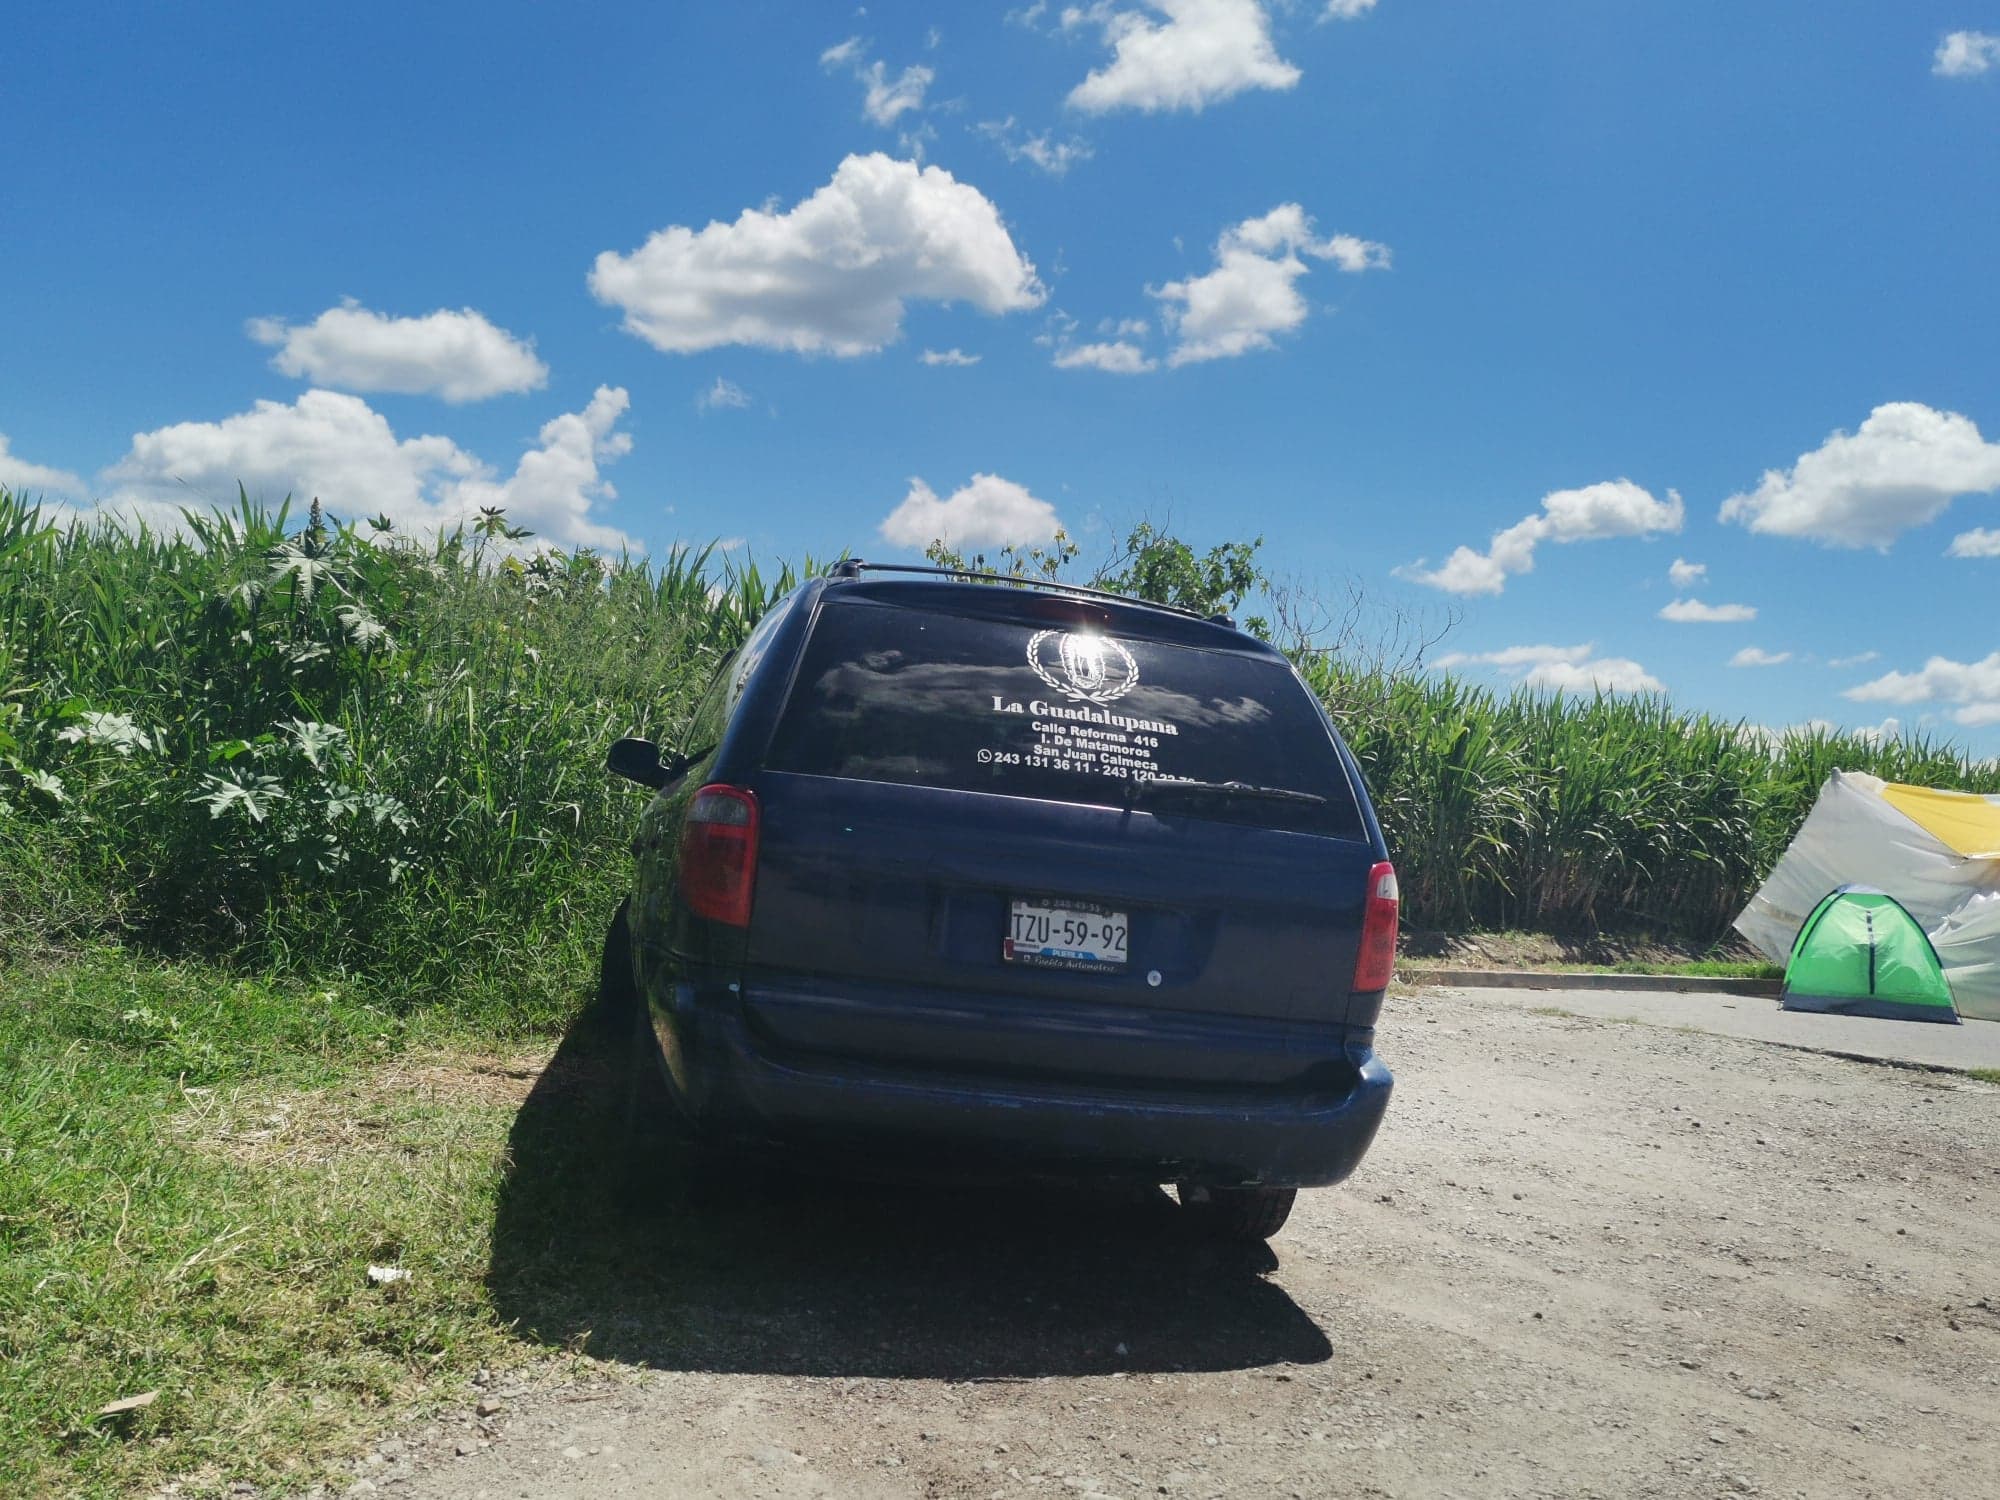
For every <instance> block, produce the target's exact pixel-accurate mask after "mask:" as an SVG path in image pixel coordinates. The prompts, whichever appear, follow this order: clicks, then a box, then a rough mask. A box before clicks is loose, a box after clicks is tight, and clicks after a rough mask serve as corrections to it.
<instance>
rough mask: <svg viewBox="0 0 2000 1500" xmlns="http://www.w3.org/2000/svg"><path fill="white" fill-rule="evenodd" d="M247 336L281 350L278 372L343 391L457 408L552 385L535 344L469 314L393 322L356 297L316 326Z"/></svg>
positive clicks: (273, 327) (259, 325)
mask: <svg viewBox="0 0 2000 1500" xmlns="http://www.w3.org/2000/svg"><path fill="white" fill-rule="evenodd" d="M247 332H248V333H249V335H250V337H251V338H253V339H255V340H256V341H257V342H258V343H260V344H270V345H274V346H275V347H276V348H277V351H278V352H277V353H276V354H274V355H272V356H271V367H272V368H273V369H275V370H278V371H280V372H281V373H283V374H286V375H290V376H292V377H294V378H295V379H300V380H310V381H312V382H313V383H314V384H316V385H322V386H338V387H339V388H340V389H342V390H349V391H392V392H396V393H398V394H401V395H406V396H418V395H438V396H442V397H444V399H445V400H447V401H450V402H454V403H456V402H464V401H484V400H485V399H486V398H487V397H489V396H503V395H508V394H512V393H518V392H521V391H538V390H540V389H541V388H542V387H543V386H545V385H547V384H548V383H549V367H548V366H547V365H545V364H543V363H542V362H541V360H539V359H537V358H536V357H535V346H534V343H533V341H531V340H526V339H517V338H515V337H514V335H513V334H511V333H509V332H508V331H507V330H506V329H504V328H496V327H494V326H493V324H491V323H489V322H487V321H486V318H485V316H484V315H483V314H481V313H477V312H474V311H473V310H472V309H471V308H469V307H465V308H460V309H459V310H458V311H457V312H452V311H451V310H449V309H448V308H439V309H438V310H437V311H436V312H434V313H426V314H425V315H424V316H423V317H421V318H392V317H389V316H388V315H386V314H384V313H378V312H375V311H373V310H372V309H370V308H366V307H363V306H362V305H361V304H360V303H358V302H356V301H355V300H354V299H353V298H351V297H350V298H347V299H346V300H344V301H343V302H342V303H341V304H340V306H338V307H329V308H328V309H327V310H326V311H325V312H323V313H321V314H320V315H319V316H318V317H317V318H315V319H313V321H312V322H310V323H300V324H289V323H286V322H285V321H284V320H283V319H282V318H252V319H251V320H250V322H249V324H248V325H247Z"/></svg>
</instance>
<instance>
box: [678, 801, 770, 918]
mask: <svg viewBox="0 0 2000 1500" xmlns="http://www.w3.org/2000/svg"><path fill="white" fill-rule="evenodd" d="M680 883H681V899H682V900H683V901H685V902H686V903H687V905H688V910H689V911H692V912H693V913H694V914H695V915H696V916H698V917H706V918H708V920H709V921H711V922H722V923H726V924H727V925H728V926H731V927H748V926H749V925H750V894H751V892H752V891H753V890H754V889H755V888H756V885H757V799H756V797H755V796H753V795H752V794H751V793H749V792H746V791H744V790H743V789H742V788H741V787H735V786H722V785H720V784H717V785H713V786H705V787H703V788H702V789H701V790H700V791H698V792H696V793H695V794H694V800H693V801H692V802H690V803H689V804H688V811H687V821H686V822H685V823H683V824H682V825H681V861H680Z"/></svg>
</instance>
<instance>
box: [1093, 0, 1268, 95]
mask: <svg viewBox="0 0 2000 1500" xmlns="http://www.w3.org/2000/svg"><path fill="white" fill-rule="evenodd" d="M1148 5H1149V7H1150V8H1151V9H1152V10H1153V11H1155V12H1157V13H1158V14H1159V15H1160V16H1161V17H1163V18H1164V19H1160V20H1155V19H1154V18H1153V17H1152V16H1149V15H1147V14H1145V13H1144V12H1142V11H1137V10H1116V9H1114V8H1112V7H1111V6H1110V5H1108V4H1097V5H1092V6H1090V7H1088V8H1087V9H1075V8H1072V9H1071V10H1068V11H1065V12H1064V15H1063V24H1064V26H1065V27H1070V26H1074V25H1079V24H1082V23H1083V22H1085V21H1089V22H1092V23H1094V24H1096V25H1098V26H1099V27H1100V28H1101V29H1102V31H1103V35H1104V41H1105V44H1106V45H1107V46H1109V47H1110V48H1111V61H1110V62H1109V63H1107V64H1105V66H1103V67H1101V68H1098V69H1097V70H1095V71H1094V72H1092V73H1091V74H1090V76H1089V77H1088V78H1086V79H1084V80H1083V82H1082V83H1079V84H1078V85H1077V86H1076V87H1075V88H1074V89H1072V90H1070V95H1069V102H1070V103H1071V104H1072V105H1074V106H1075V107H1076V108H1078V109H1081V110H1085V111H1088V112H1089V113H1091V114H1103V113H1104V112H1106V111H1107V110H1114V109H1138V110H1144V111H1146V112H1147V113H1148V114H1150V113H1153V112H1154V111H1157V110H1166V109H1190V110H1200V109H1202V108H1204V107H1206V106H1207V105H1210V104H1214V103H1217V102H1219V101H1221V100H1223V99H1228V98H1232V97H1233V96H1235V95H1237V94H1240V93H1242V92H1243V91H1244V90H1245V89H1288V88H1291V87H1292V86H1293V85H1294V84H1296V83H1297V82H1298V81H1299V70H1298V69H1297V68H1295V67H1293V66H1292V65H1291V64H1290V63H1288V62H1286V61H1285V60H1284V59H1283V58H1282V57H1280V56H1278V52H1277V49H1276V48H1275V47H1274V46H1273V45H1272V43H1271V28H1270V20H1269V18H1268V17H1267V16H1266V15H1265V14H1264V7H1263V6H1262V5H1261V4H1259V3H1258V0H1148Z"/></svg>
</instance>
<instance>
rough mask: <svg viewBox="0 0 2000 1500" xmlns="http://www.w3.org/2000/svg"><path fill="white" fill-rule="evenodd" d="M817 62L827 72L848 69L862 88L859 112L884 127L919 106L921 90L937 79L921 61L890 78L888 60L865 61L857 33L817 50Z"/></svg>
mask: <svg viewBox="0 0 2000 1500" xmlns="http://www.w3.org/2000/svg"><path fill="white" fill-rule="evenodd" d="M932 45H936V44H935V43H933V44H932ZM819 65H820V66H821V67H822V68H826V69H828V70H829V71H832V70H834V69H838V68H851V69H852V70H853V72H854V77H855V79H856V80H857V81H858V82H859V83H860V84H861V88H862V96H861V113H862V114H864V115H866V116H867V117H868V118H869V119H870V120H873V121H874V122H875V123H876V124H877V125H880V126H883V127H885V128H887V127H891V126H893V125H895V123H896V121H897V120H898V119H899V118H900V117H901V116H903V115H904V114H907V113H908V112H909V111H911V110H918V109H922V108H923V107H924V91H925V90H926V89H928V88H929V87H930V86H931V83H932V82H933V81H934V80H935V79H936V78H937V74H936V73H935V72H934V71H933V70H932V69H930V68H927V67H924V66H923V65H922V64H920V63H919V64H916V65H914V66H912V67H907V68H905V69H903V71H902V72H900V73H898V74H897V75H896V76H895V77H894V78H891V77H890V76H889V65H888V64H887V63H885V62H883V61H882V60H881V59H880V58H876V59H875V60H874V61H873V62H870V61H869V60H868V44H867V43H866V42H865V41H863V40H862V39H861V38H860V37H858V36H851V37H849V38H848V39H847V40H846V41H844V42H840V43H837V44H836V45H834V46H831V47H829V48H827V49H826V51H824V52H822V53H820V55H819Z"/></svg>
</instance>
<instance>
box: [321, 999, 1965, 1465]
mask: <svg viewBox="0 0 2000 1500" xmlns="http://www.w3.org/2000/svg"><path fill="white" fill-rule="evenodd" d="M1381 1045H1382V1050H1383V1053H1384V1055H1385V1057H1386V1058H1387V1059H1388V1061H1389V1062H1390V1065H1391V1066H1392V1067H1393V1068H1394V1069H1395V1071H1396V1074H1397V1085H1398V1086H1397V1094H1396V1098H1395V1101H1394V1103H1393V1104H1392V1106H1391V1109H1390V1113H1389V1118H1388V1122H1387V1124H1386V1125H1385V1126H1384V1128H1383V1132H1382V1135H1381V1137H1380V1139H1379V1140H1378V1142H1377V1144H1376V1147H1375V1150H1374V1153H1373V1154H1372V1155H1371V1156H1370V1157H1369V1159H1368V1160H1367V1162H1366V1163H1365V1164H1364V1166H1363V1168H1362V1170H1361V1172H1360V1174H1359V1175H1358V1176H1357V1177H1356V1178H1355V1179H1354V1180H1353V1181H1352V1182H1350V1183H1348V1184H1347V1185H1346V1186H1345V1187H1342V1188H1339V1189H1334V1190H1328V1191H1322V1192H1314V1193H1306V1194H1302V1195H1301V1198H1300V1204H1299V1208H1298V1210H1297V1211H1296V1212H1295V1213H1294V1215H1293V1218H1292V1220H1291V1223H1290V1224H1289V1225H1288V1226H1287V1227H1286V1228H1285V1230H1284V1231H1283V1232H1282V1233H1281V1234H1280V1235H1279V1237H1278V1238H1277V1239H1276V1240H1275V1241H1274V1242H1273V1243H1272V1246H1271V1248H1270V1250H1269V1251H1264V1250H1258V1249H1249V1250H1238V1251H1231V1250H1224V1249H1219V1248H1217V1247H1214V1246H1210V1245H1205V1244H1202V1243H1200V1242H1199V1241H1196V1240H1194V1239H1191V1238H1190V1237H1188V1236H1186V1235H1185V1234H1183V1233H1181V1232H1180V1230H1179V1226H1178V1223H1177V1221H1176V1219H1175V1210H1174V1209H1173V1207H1172V1205H1171V1204H1170V1202H1169V1201H1168V1200H1167V1199H1166V1198H1165V1197H1163V1196H1158V1195H1127V1196H1122V1197H1121V1196H1114V1195H1107V1194H1086V1193H1065V1192H1058V1191H1055V1190H1048V1189H1037V1188H1004V1189H985V1190H981V1191H977V1192H967V1191H961V1192H956V1193H953V1192H946V1191H938V1190H922V1191H919V1190H914V1189H892V1188H880V1187H873V1186H860V1185H852V1184H840V1183H825V1182H819V1183H812V1182H803V1181H795V1180H790V1179H785V1178H770V1179H760V1180H759V1181H757V1182H755V1183H753V1184H749V1185H746V1186H745V1187H744V1188H743V1189H742V1191H741V1192H740V1193H738V1194H735V1195H733V1196H731V1197H729V1198H726V1199H723V1200H721V1201H718V1202H712V1203H698V1204H697V1205H696V1206H689V1205H687V1204H684V1203H679V1202H676V1203H674V1204H672V1205H670V1206H666V1205H663V1206H662V1207H660V1209H659V1214H660V1216H661V1217H660V1220H659V1223H658V1227H657V1229H656V1230H654V1231H651V1232H646V1233H641V1234H640V1235H639V1236H638V1237H637V1238H636V1239H635V1240H634V1241H633V1242H632V1243H631V1244H629V1245H627V1246H626V1247H624V1249H623V1251H622V1252H621V1253H623V1254H625V1255H626V1256H627V1257H628V1259H629V1261H630V1268H629V1273H628V1274H629V1277H630V1284H631V1287H632V1289H633V1290H632V1295H631V1296H630V1297H629V1299H625V1298H621V1297H617V1296H613V1297H610V1298H606V1299H603V1300H602V1301H601V1303H600V1304H599V1305H597V1306H594V1307H591V1308H588V1309H583V1310H574V1309H572V1310H569V1311H568V1312H566V1313H564V1314H563V1315H561V1316H558V1315H557V1314H555V1313H554V1312H551V1313H550V1314H549V1315H548V1316H547V1317H545V1318H542V1319H537V1318H535V1317H534V1316H533V1309H532V1308H529V1309H527V1310H526V1311H523V1310H522V1309H520V1308H518V1307H515V1308H511V1309H509V1310H510V1311H513V1312H514V1313H515V1314H516V1315H519V1316H522V1317H523V1320H524V1326H534V1327H536V1329H537V1332H538V1333H539V1335H540V1337H542V1338H543V1339H544V1340H546V1341H548V1342H549V1343H551V1344H552V1345H555V1344H558V1343H566V1344H567V1345H568V1346H569V1347H570V1348H572V1349H579V1348H580V1349H583V1350H584V1351H586V1353H585V1355H584V1357H583V1358H582V1359H576V1358H569V1359H551V1360H550V1361H548V1362H547V1363H545V1364H543V1365H540V1366H538V1367H534V1368H532V1369H531V1370H530V1372H528V1373H526V1374H522V1373H518V1372H517V1373H515V1374H511V1375H503V1376H496V1377H494V1379H493V1380H492V1382H491V1383H490V1384H489V1386H488V1388H487V1390H486V1394H485V1397H484V1399H483V1401H482V1407H483V1414H481V1413H480V1412H477V1411H475V1410H474V1409H472V1408H470V1407H468V1408H466V1409H464V1410H463V1411H460V1412H454V1413H448V1414H445V1415H444V1416H443V1417H441V1418H440V1419H439V1420H438V1421H437V1422H436V1423H435V1424H434V1425H432V1426H430V1427H429V1428H427V1429H424V1430H422V1431H418V1432H414V1433H409V1434H405V1435H403V1436H401V1437H399V1438H396V1439H392V1440H390V1441H389V1442H388V1443H386V1444H384V1445H381V1446H378V1447H377V1448H376V1449H374V1450H371V1451H370V1452H369V1453H368V1454H367V1455H364V1456H363V1458H362V1459H360V1460H357V1464H356V1472H355V1479H354V1481H353V1489H354V1492H355V1493H360V1494H368V1493H380V1494H384V1495H390V1494H394V1495H408V1496H421V1497H430V1500H480V1497H485V1500H502V1497H506V1500H512V1497H516V1496H530V1497H535V1500H542V1497H572V1496H573V1497H579V1500H580V1497H584V1496H589V1497H593V1500H597V1497H617V1496H640V1495H649V1496H650V1495H672V1496H710V1495H713V1496H772V1497H812V1496H847V1495H857V1496H894V1497H904V1496H927V1497H959V1496H964V1497H987V1496H994V1497H1011V1496H1065V1497H1066V1496H1123V1497H1136V1496H1157V1495H1167V1496H1190V1497H1193V1496H1218V1495H1277V1496H1284V1495H1298V1496H1326V1495H1332V1494H1341V1495H1370V1496H1429V1495H1465V1496H1563V1497H1570V1496H1592V1495H1597V1496H1607V1497H1627V1496H1661V1497H1680V1496H1700V1497H1711V1496H1729V1495H1737V1494H1745V1495H1767V1496H1798V1497H1813V1500H1818V1497H1822V1496H1882V1497H1889V1496H1896V1497H1905V1496H1911V1495H1922V1496H1924V1497H1926V1500H1948V1497H1959V1496H1964V1497H1983V1500H1991V1497H1993V1496H1995V1495H2000V1440H1996V1436H1995V1434H1996V1431H2000V1428H1996V1426H1995V1423H1996V1414H2000V1088H1996V1087H1995V1086H1993V1085H1991V1084H1986V1083H1981V1082H1977V1081H1974V1080H1969V1079H1964V1078H1959V1077H1953V1076H1950V1075H1944V1074H1932V1073H1922V1072H1915V1071H1910V1070H1906V1069H1894V1068H1884V1067H1873V1066H1868V1065H1865V1064H1861V1063H1856V1062H1849V1061H1845V1060H1841V1059H1838V1058H1831V1057H1822V1056H1818V1055H1814V1054H1811V1053H1804V1052H1798V1051H1790V1050H1783V1049H1779V1048H1775V1047H1767V1046H1762V1045H1759V1044H1757V1043H1754V1042H1750V1041H1743V1040H1737V1039H1731V1038H1725V1037H1716V1036H1709V1035H1702V1034H1695V1033H1688V1032H1682V1031H1678V1030H1674V1029H1669V1028H1665V1027H1658V1026H1649V1025H1639V1024H1621V1023H1618V1022H1614V1021H1607V1020H1598V1019H1587V1018H1577V1017H1572V1016H1565V1015H1559V1014H1545V1013H1539V1012H1537V1011H1533V1010H1525V1009H1522V1008H1519V1007H1514V1006H1495V1005H1491V1004H1487V1003H1483V1002H1482V1000H1481V998H1480V997H1479V996H1477V995H1467V994H1446V993H1419V994H1415V995H1407V996H1400V997H1397V998H1394V999H1392V1002H1391V1005H1390V1008H1389V1011H1388V1013H1387V1014H1386V1015H1385V1017H1384V1027H1383V1032H1382V1037H1381ZM560 1061H561V1059H560V1058H558V1063H560ZM556 1097H558V1098H560V1097H561V1094H560V1091H558V1093H557V1095H556ZM534 1107H535V1104H534V1101H533V1100H531V1101H530V1106H529V1108H530V1109H533V1108H534ZM517 1170H518V1168H517ZM655 1246H656V1247H657V1248H656V1249H655ZM642 1289H643V1293H644V1294H643V1295H641V1291H642ZM565 1319H567V1321H565Z"/></svg>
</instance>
